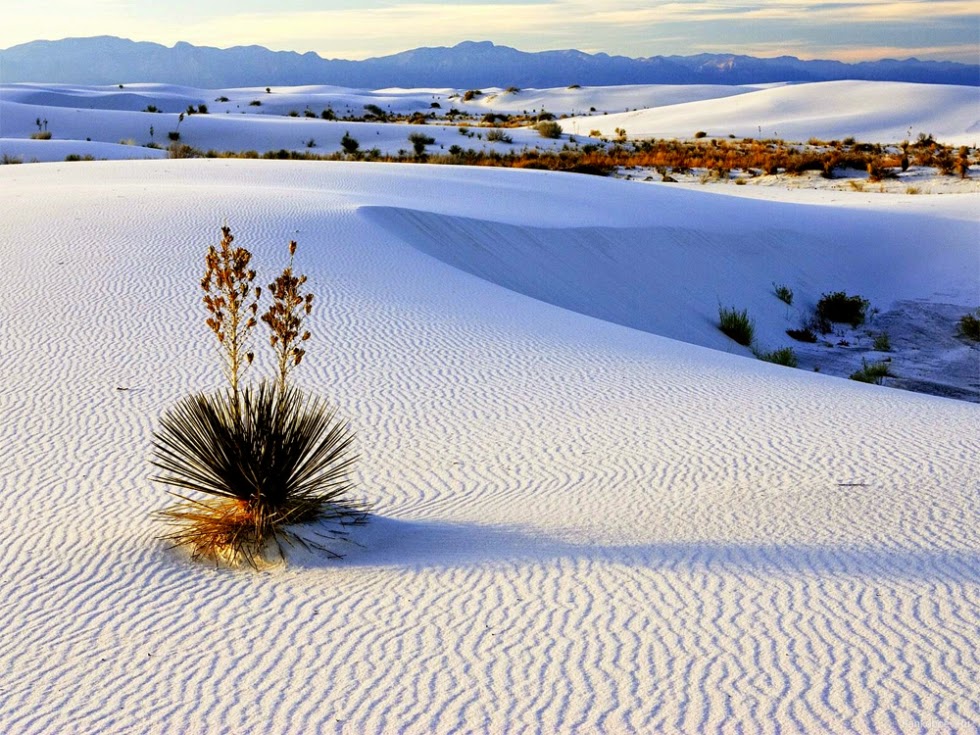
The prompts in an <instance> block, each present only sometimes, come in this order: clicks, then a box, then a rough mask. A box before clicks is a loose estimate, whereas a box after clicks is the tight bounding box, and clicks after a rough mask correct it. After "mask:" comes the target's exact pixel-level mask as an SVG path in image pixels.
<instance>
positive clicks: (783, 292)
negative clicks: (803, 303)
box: [772, 283, 793, 306]
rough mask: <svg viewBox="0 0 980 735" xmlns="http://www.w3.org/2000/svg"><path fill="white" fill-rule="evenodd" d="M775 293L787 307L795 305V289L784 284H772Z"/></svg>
mask: <svg viewBox="0 0 980 735" xmlns="http://www.w3.org/2000/svg"><path fill="white" fill-rule="evenodd" d="M772 290H773V293H774V294H776V298H777V299H779V300H780V301H782V302H783V303H784V304H786V305H787V306H792V305H793V289H791V288H790V287H789V286H786V285H785V284H782V283H773V284H772Z"/></svg>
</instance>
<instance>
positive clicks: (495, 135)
mask: <svg viewBox="0 0 980 735" xmlns="http://www.w3.org/2000/svg"><path fill="white" fill-rule="evenodd" d="M487 140H488V141H489V142H491V143H513V142H514V139H513V138H511V137H510V136H509V135H507V133H505V132H504V131H503V130H499V129H497V128H494V129H493V130H488V131H487Z"/></svg>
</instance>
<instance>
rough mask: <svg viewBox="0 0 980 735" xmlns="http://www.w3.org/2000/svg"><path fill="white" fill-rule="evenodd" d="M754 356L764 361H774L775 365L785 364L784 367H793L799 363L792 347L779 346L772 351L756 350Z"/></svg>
mask: <svg viewBox="0 0 980 735" xmlns="http://www.w3.org/2000/svg"><path fill="white" fill-rule="evenodd" d="M756 357H758V358H759V359H760V360H764V361H765V362H774V363H776V364H777V365H785V366H786V367H794V368H795V367H797V366H798V365H799V361H798V360H797V359H796V353H795V352H794V351H793V348H792V347H781V348H780V349H778V350H773V351H772V352H757V353H756Z"/></svg>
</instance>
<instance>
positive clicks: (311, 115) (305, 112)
mask: <svg viewBox="0 0 980 735" xmlns="http://www.w3.org/2000/svg"><path fill="white" fill-rule="evenodd" d="M303 117H307V118H314V119H315V118H316V113H315V112H313V110H303Z"/></svg>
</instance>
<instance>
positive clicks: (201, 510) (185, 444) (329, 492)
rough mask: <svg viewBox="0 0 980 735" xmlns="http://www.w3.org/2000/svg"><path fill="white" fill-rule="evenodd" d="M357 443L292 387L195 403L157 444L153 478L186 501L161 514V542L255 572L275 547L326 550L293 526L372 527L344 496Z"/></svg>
mask: <svg viewBox="0 0 980 735" xmlns="http://www.w3.org/2000/svg"><path fill="white" fill-rule="evenodd" d="M352 442H353V434H352V433H351V432H350V430H349V428H348V426H347V425H346V423H344V422H343V421H340V420H338V419H337V417H336V415H335V413H334V412H333V411H332V410H331V409H330V408H329V407H328V406H327V405H326V403H324V402H323V401H322V400H318V399H309V398H307V397H306V396H305V395H304V394H303V393H302V392H301V391H299V390H298V389H296V388H293V387H287V388H286V389H285V390H280V389H279V388H278V387H275V386H273V385H271V384H267V383H263V384H261V385H260V386H259V387H258V388H257V389H256V388H252V387H251V386H248V387H246V388H244V389H242V390H241V391H240V392H239V393H238V394H236V393H234V392H233V391H231V390H227V391H224V392H220V393H216V394H213V395H207V394H195V395H191V396H188V397H187V398H185V399H184V400H182V401H180V402H179V403H178V404H177V405H176V406H175V407H174V408H173V409H171V410H170V411H168V412H167V413H166V414H165V415H164V416H163V418H162V420H161V428H160V430H159V431H158V432H156V434H155V436H154V441H153V459H152V460H151V462H152V464H153V466H154V467H156V468H157V469H158V470H160V471H161V472H162V474H160V475H157V476H156V477H154V479H155V480H157V481H159V482H162V483H164V484H166V485H169V486H170V487H173V488H176V489H177V490H176V491H175V492H173V494H174V495H176V496H177V497H179V498H181V501H182V502H180V503H178V504H176V505H174V506H172V507H169V508H166V509H164V510H163V511H161V512H160V516H161V517H162V518H163V520H164V521H165V522H167V523H168V524H170V525H172V526H173V527H174V528H173V530H172V531H171V532H170V533H168V534H166V535H165V536H164V537H163V538H164V539H165V540H168V541H170V542H172V543H173V545H174V546H187V547H189V548H190V549H191V551H192V556H193V558H206V559H211V560H214V561H215V562H217V561H221V560H224V561H227V562H231V563H240V562H245V563H247V564H250V565H251V566H253V567H257V566H258V565H259V563H260V562H261V561H262V560H263V558H264V556H265V554H266V552H267V551H270V550H271V551H274V552H278V555H279V557H280V558H284V551H285V550H284V548H283V544H284V543H285V544H287V545H294V544H299V545H302V546H313V547H315V548H320V549H324V547H323V546H322V545H321V544H319V543H317V542H316V541H313V540H311V539H310V538H308V537H305V536H303V535H301V533H300V532H299V531H298V530H295V529H293V528H291V527H292V526H295V525H296V524H303V523H310V522H314V521H324V520H334V521H340V522H341V523H359V522H363V521H364V519H365V511H366V508H365V507H364V506H363V505H361V504H358V503H356V502H352V501H350V500H348V499H347V498H346V497H345V496H346V495H347V493H348V491H349V490H350V489H351V488H352V482H351V480H350V478H349V472H350V469H351V467H352V465H353V463H354V461H355V460H356V456H355V454H354V452H353V451H352ZM187 492H194V493H202V494H204V495H206V496H207V498H206V499H204V500H198V499H194V498H192V497H189V496H187V495H185V493H187ZM342 534H343V530H342V529H340V530H336V531H333V532H332V533H329V535H328V537H330V536H333V537H337V536H339V535H342ZM318 535H321V536H322V535H323V534H322V533H321V534H318ZM270 547H272V548H271V549H270ZM324 550H326V551H328V552H329V549H324ZM329 553H333V552H329ZM334 556H336V554H334Z"/></svg>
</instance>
